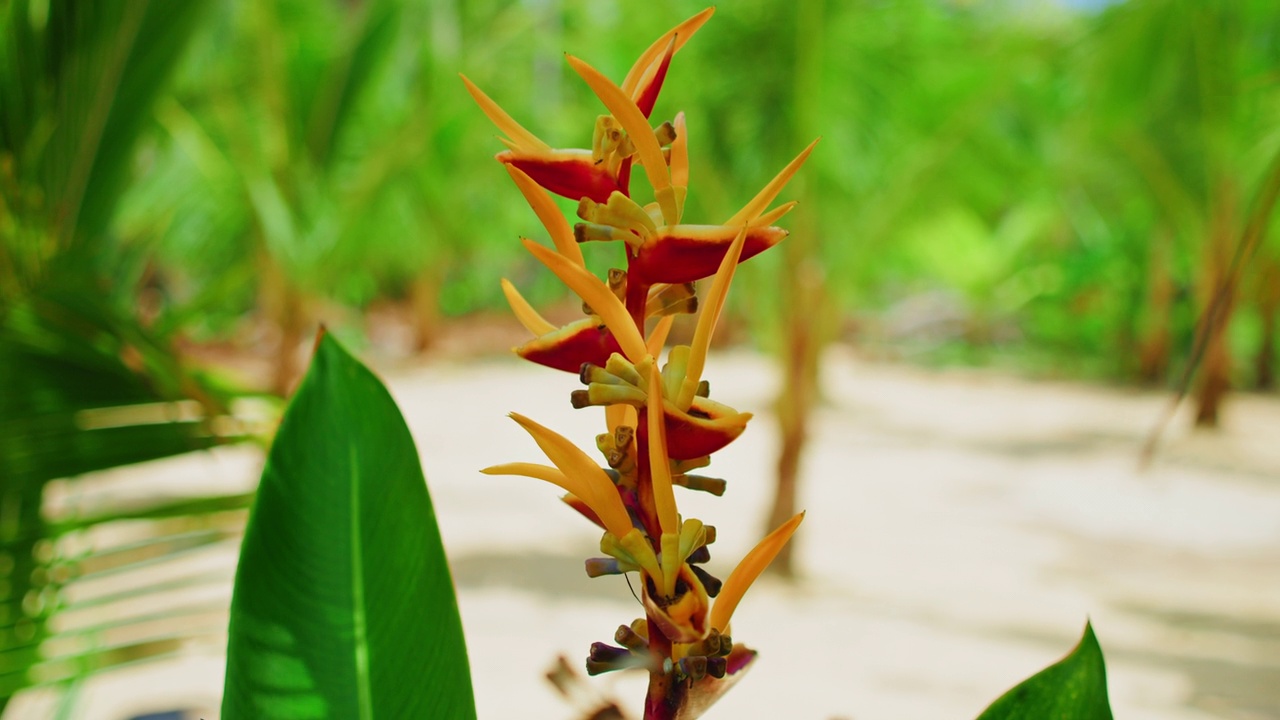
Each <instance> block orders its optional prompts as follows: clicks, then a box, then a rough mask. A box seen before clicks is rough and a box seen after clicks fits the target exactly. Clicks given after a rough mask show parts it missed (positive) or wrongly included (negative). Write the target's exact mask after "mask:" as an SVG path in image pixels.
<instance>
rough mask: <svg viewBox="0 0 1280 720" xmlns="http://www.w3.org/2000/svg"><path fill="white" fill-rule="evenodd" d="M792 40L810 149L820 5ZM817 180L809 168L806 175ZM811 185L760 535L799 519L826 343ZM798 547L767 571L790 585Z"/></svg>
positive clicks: (787, 548)
mask: <svg viewBox="0 0 1280 720" xmlns="http://www.w3.org/2000/svg"><path fill="white" fill-rule="evenodd" d="M797 12H798V14H799V15H798V18H797V21H796V37H795V42H796V45H795V48H796V55H795V78H796V82H795V95H794V96H793V98H792V102H793V105H794V117H795V122H794V125H793V127H794V137H796V139H797V142H798V143H799V144H800V145H802V146H803V145H807V144H808V143H809V141H810V140H811V139H812V136H815V135H817V134H818V133H817V132H815V128H816V127H817V125H818V117H817V115H818V112H819V107H818V103H819V102H820V100H821V95H822V92H821V89H822V88H821V85H822V45H821V39H822V37H823V31H822V28H823V17H824V15H825V13H826V10H825V8H824V7H823V3H822V2H821V1H820V0H813V1H812V2H806V3H803V4H801V5H800V6H798V9H797ZM808 172H809V174H812V173H814V172H815V168H814V165H813V164H811V165H810V166H809V169H808ZM814 185H815V180H814V179H813V178H806V177H799V178H796V181H794V184H793V187H798V188H800V190H801V192H800V193H799V196H798V197H797V199H799V200H800V207H799V208H798V209H797V211H796V212H795V215H794V223H795V226H794V227H795V231H794V232H793V233H792V235H791V237H789V238H788V239H787V241H786V242H785V243H784V244H783V257H784V260H783V267H782V278H781V282H780V286H781V298H782V300H781V308H782V313H781V315H782V317H781V320H782V358H781V359H782V378H783V383H782V387H781V389H780V391H779V395H778V399H777V402H776V405H775V407H776V408H777V413H778V431H779V444H778V465H777V468H778V476H777V486H776V488H775V491H774V498H773V507H772V509H771V510H770V511H769V518H768V520H767V523H766V527H765V532H770V531H772V530H773V529H774V528H776V527H778V526H779V525H781V524H782V523H784V522H786V521H787V520H789V519H790V518H791V516H793V515H795V514H796V505H797V502H796V498H797V497H798V494H799V492H798V489H799V488H798V485H799V478H800V463H801V458H802V456H803V454H804V449H805V444H806V442H807V440H808V436H809V420H810V418H811V416H812V414H813V408H814V406H815V405H816V403H817V401H818V399H819V397H818V387H819V382H818V375H819V372H820V369H821V368H820V367H819V360H820V359H821V356H822V350H823V348H824V347H826V344H827V341H828V339H829V338H830V333H829V332H828V328H827V325H828V315H829V304H828V299H827V287H826V278H825V275H824V272H823V269H822V266H821V264H820V262H819V261H818V260H817V259H816V256H817V253H818V244H817V243H818V239H819V233H820V230H819V227H818V224H819V222H818V215H817V212H816V209H815V208H814V207H813V205H815V203H813V202H809V200H810V199H816V197H817V196H818V193H817V192H814V191H812V188H813V187H814ZM795 547H796V543H795V541H794V540H793V541H792V542H789V543H787V544H786V545H783V546H782V550H781V552H779V553H778V556H777V557H776V558H775V559H774V561H773V563H772V564H771V565H770V566H769V570H770V571H771V572H774V573H776V574H778V575H781V576H783V577H793V576H794V575H795V566H794V562H793V556H794V549H795Z"/></svg>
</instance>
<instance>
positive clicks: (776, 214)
mask: <svg viewBox="0 0 1280 720" xmlns="http://www.w3.org/2000/svg"><path fill="white" fill-rule="evenodd" d="M799 204H800V202H799V201H798V200H792V201H791V202H788V203H783V204H781V205H779V206H778V207H776V208H774V209H772V210H770V211H769V212H767V213H765V214H763V215H761V216H760V217H758V218H756V219H755V220H752V221H751V224H750V226H751V227H752V228H759V227H769V226H770V225H772V224H774V223H776V222H778V221H779V220H781V219H782V217H783V216H784V215H786V214H787V213H789V212H791V211H792V210H795V209H796V206H797V205H799Z"/></svg>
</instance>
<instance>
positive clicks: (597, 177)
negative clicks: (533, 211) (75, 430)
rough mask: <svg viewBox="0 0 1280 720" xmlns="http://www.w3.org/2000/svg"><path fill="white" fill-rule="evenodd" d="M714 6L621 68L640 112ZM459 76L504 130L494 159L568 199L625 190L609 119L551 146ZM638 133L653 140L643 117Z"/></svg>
mask: <svg viewBox="0 0 1280 720" xmlns="http://www.w3.org/2000/svg"><path fill="white" fill-rule="evenodd" d="M714 12H715V8H707V9H706V10H703V11H702V12H700V13H698V14H697V15H694V16H693V17H691V18H689V19H688V20H686V21H684V22H683V23H681V24H680V25H677V26H676V27H675V28H672V29H671V30H670V31H668V32H666V33H665V34H663V36H662V37H660V38H658V39H657V40H656V41H654V43H653V44H652V45H650V46H649V48H648V49H647V50H646V51H645V52H644V53H643V54H642V55H641V56H640V58H639V59H638V60H636V63H635V65H633V66H632V68H631V70H630V72H628V73H627V77H626V79H625V80H624V81H623V85H624V87H626V88H627V92H628V97H629V98H630V100H631V101H632V103H633V105H635V104H638V105H639V106H640V107H644V108H645V110H644V111H643V113H642V118H645V119H647V118H648V116H649V113H651V112H652V111H653V105H654V103H655V102H656V100H657V97H658V92H659V91H660V90H661V89H662V83H663V80H664V79H665V78H666V74H667V68H668V66H669V65H670V63H671V57H672V56H673V55H674V54H675V53H676V52H678V51H679V50H680V48H681V47H683V46H684V44H685V43H686V42H688V40H689V38H691V37H693V35H694V33H696V32H697V31H698V28H700V27H702V25H703V23H705V22H706V21H707V19H709V18H710V17H711V15H712V13H714ZM461 77H462V81H463V83H465V84H466V86H467V91H468V92H469V93H471V97H472V98H474V99H475V101H476V103H477V104H478V105H479V106H480V109H481V110H482V111H484V114H485V115H486V116H488V118H489V120H490V121H492V122H493V124H494V125H496V126H497V127H498V129H499V130H501V131H502V132H503V133H504V134H505V135H506V137H505V138H499V139H500V140H502V142H503V144H505V145H506V146H507V150H504V151H502V152H500V153H498V154H497V155H496V156H495V157H496V159H497V160H498V161H499V162H501V163H503V164H506V165H511V166H515V167H517V168H519V169H520V170H521V171H523V172H524V173H526V174H527V175H528V176H529V177H530V178H532V179H533V180H534V181H535V182H537V183H538V184H539V185H541V186H542V187H544V188H546V189H547V190H549V191H551V192H553V193H555V194H557V195H561V196H564V197H567V198H569V199H571V200H577V199H579V198H583V197H589V198H592V199H594V200H597V201H599V202H604V201H606V200H607V199H608V198H609V195H610V194H611V193H613V192H615V191H621V192H623V193H624V194H625V193H626V192H627V185H628V178H629V174H630V167H631V164H630V160H629V159H628V158H627V157H626V156H627V155H629V153H625V151H624V152H618V151H619V148H621V147H623V145H624V142H623V138H622V136H621V133H620V131H619V132H618V133H612V132H610V121H609V120H606V119H604V118H601V120H598V121H597V125H596V132H595V133H594V137H593V142H592V145H593V147H592V148H591V149H590V150H587V149H554V148H552V147H551V146H550V145H548V144H547V143H546V142H543V141H542V140H541V139H539V138H538V136H536V135H534V134H533V133H531V132H529V131H528V130H526V129H525V128H524V127H523V126H521V125H520V123H518V122H516V121H515V119H514V118H512V117H511V116H510V115H508V114H507V112H506V111H505V110H503V109H502V108H501V107H500V106H499V105H498V104H497V103H496V102H494V101H493V99H492V98H490V97H489V96H488V95H486V94H485V93H484V91H482V90H481V89H480V88H479V87H477V86H476V84H475V83H473V82H471V80H470V79H468V78H467V77H466V76H465V75H462V76H461ZM628 132H630V131H628ZM641 133H642V134H643V135H645V136H647V137H648V139H650V140H654V141H655V142H656V139H654V137H653V132H652V130H651V129H650V128H649V126H648V122H647V121H646V122H644V130H642V131H641ZM610 155H613V156H614V157H608V156H610Z"/></svg>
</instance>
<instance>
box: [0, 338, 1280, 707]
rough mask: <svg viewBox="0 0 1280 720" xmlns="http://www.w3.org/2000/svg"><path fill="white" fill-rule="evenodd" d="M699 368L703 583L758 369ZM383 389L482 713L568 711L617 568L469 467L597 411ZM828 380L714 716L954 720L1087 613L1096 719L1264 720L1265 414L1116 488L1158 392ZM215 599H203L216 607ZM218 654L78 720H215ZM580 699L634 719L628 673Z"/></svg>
mask: <svg viewBox="0 0 1280 720" xmlns="http://www.w3.org/2000/svg"><path fill="white" fill-rule="evenodd" d="M708 377H710V378H711V380H712V390H713V397H715V398H716V399H718V400H720V401H722V402H727V403H728V404H730V405H732V406H734V407H736V408H738V409H740V410H749V411H752V412H755V413H757V417H756V419H755V420H754V421H753V422H752V425H751V427H750V428H749V429H748V432H747V434H746V435H745V436H744V437H743V438H742V439H740V440H739V441H738V442H736V443H735V444H734V445H732V446H730V448H728V449H727V450H725V451H724V452H723V453H721V454H719V455H718V456H717V459H716V461H715V463H714V464H713V465H712V466H711V468H709V469H708V470H707V471H706V472H707V474H711V475H716V476H720V477H725V478H727V479H728V480H729V490H728V493H727V494H726V496H725V497H724V498H722V499H717V498H712V497H710V496H703V495H699V494H695V493H682V494H680V495H679V497H678V500H679V502H680V503H681V509H682V512H684V513H685V514H686V515H691V516H696V517H699V518H701V519H703V520H704V521H706V522H708V523H710V524H714V525H716V526H717V528H718V530H719V538H720V539H719V540H718V542H717V543H716V545H715V546H713V555H714V559H713V561H712V564H711V565H710V566H709V568H710V569H711V570H712V572H713V573H715V574H717V575H720V576H721V577H723V576H724V575H725V574H727V571H728V569H729V568H731V567H732V564H733V563H734V562H736V560H737V559H738V558H739V557H741V555H742V554H743V553H744V552H745V551H746V550H747V549H748V548H749V547H750V546H751V545H752V544H753V543H754V542H755V540H756V539H758V537H759V535H760V533H761V531H762V528H761V523H762V520H763V518H764V516H765V511H766V505H767V502H768V498H769V492H770V489H769V482H770V480H769V477H770V469H771V466H772V459H773V456H774V452H775V450H774V446H773V436H772V423H773V419H772V417H771V416H770V414H769V413H768V405H769V400H770V398H771V397H772V396H773V393H774V380H773V373H771V372H770V368H769V366H768V364H767V363H766V362H765V361H764V360H762V359H760V358H759V357H757V356H753V355H748V354H731V355H720V356H716V357H713V359H712V362H711V363H710V366H709V368H708ZM389 381H390V384H391V388H392V392H393V394H394V395H395V396H396V399H397V400H398V402H399V403H400V404H401V406H402V408H403V410H404V412H405V415H406V417H407V419H408V421H409V424H410V426H411V428H412V429H413V431H414V434H415V436H416V437H417V440H418V442H419V449H420V452H421V453H422V456H423V462H424V466H425V469H426V473H427V479H428V483H429V485H430V487H431V492H432V494H433V497H434V500H435V503H436V509H437V513H438V515H439V517H440V520H441V530H442V532H443V534H444V537H445V541H446V544H447V546H448V551H449V554H450V557H451V562H452V564H453V569H454V573H455V578H456V581H457V583H458V586H459V597H460V602H461V607H462V613H463V622H464V625H465V628H466V632H467V638H468V643H469V646H470V653H471V658H472V665H473V667H474V670H473V672H474V676H475V687H476V694H477V700H478V705H479V710H480V716H481V717H482V718H506V717H520V718H531V719H535V720H537V719H541V718H546V719H547V720H552V719H556V720H560V719H566V718H569V717H570V716H571V715H572V713H571V711H570V710H569V708H568V706H567V705H566V704H565V703H564V702H563V701H562V700H560V699H559V698H558V697H557V696H556V695H555V694H554V693H553V692H552V690H551V689H550V687H549V686H548V685H547V684H546V683H545V682H544V681H543V680H542V679H541V673H542V671H543V670H544V669H546V668H547V667H548V666H549V665H550V663H551V661H552V660H553V659H554V657H555V656H556V655H557V654H558V653H564V654H566V655H568V656H569V657H570V658H571V659H572V660H573V662H574V664H577V663H578V662H579V661H580V658H581V657H583V656H585V652H586V648H587V646H588V644H589V643H591V642H592V641H594V640H607V639H608V638H609V636H611V635H612V631H613V629H614V628H615V627H616V626H617V625H618V624H619V623H620V622H626V621H629V620H630V619H631V618H633V617H636V616H637V615H638V614H639V609H638V607H637V606H636V603H635V601H634V600H633V599H632V597H631V595H630V593H629V592H628V590H627V587H626V584H625V583H624V582H623V581H622V580H621V579H619V578H605V579H599V580H594V581H592V580H588V579H587V578H586V577H585V576H584V575H583V574H582V572H581V560H582V558H583V557H585V556H587V555H589V554H593V553H594V551H595V545H596V543H597V541H598V534H596V533H595V532H593V531H592V530H591V528H590V527H588V526H587V525H586V523H585V522H583V521H581V520H580V519H578V518H577V517H576V516H575V515H573V514H572V513H571V512H570V511H569V510H568V509H567V508H564V507H563V506H562V505H561V504H560V503H559V502H558V500H557V499H556V492H555V491H554V489H552V488H550V487H549V486H543V485H541V484H539V483H537V482H536V481H533V480H523V479H519V478H500V477H499V478H492V477H486V476H482V475H480V474H479V473H477V472H476V469H477V468H479V467H482V466H484V465H486V464H492V463H496V462H504V461H511V460H534V459H537V458H539V455H538V451H537V449H536V447H535V446H534V445H533V443H532V441H531V440H529V439H528V438H527V437H526V436H525V435H524V434H523V432H522V431H520V429H519V428H518V427H517V426H516V425H515V424H514V423H512V422H510V421H508V420H505V419H504V418H503V415H504V414H505V413H506V412H508V411H511V410H515V411H519V412H522V413H526V414H528V415H530V416H533V417H534V418H536V419H538V420H539V421H540V422H543V423H545V424H547V425H549V426H551V427H553V428H555V429H557V430H559V431H560V432H562V433H564V434H566V435H567V436H569V437H571V438H573V439H575V440H577V441H578V442H579V444H580V445H582V446H584V447H587V446H589V445H590V438H592V437H593V436H594V434H595V433H597V432H599V431H600V425H601V419H600V414H599V412H598V411H574V410H573V409H572V408H570V407H569V403H568V399H567V394H568V392H569V391H570V390H572V389H574V388H575V387H577V385H576V383H577V381H576V379H575V378H573V377H571V376H568V375H556V374H549V373H547V372H545V371H542V370H540V369H538V368H534V367H529V366H525V365H521V364H516V363H514V362H509V361H505V360H503V361H496V360H495V361H488V362H473V363H469V364H461V363H459V364H448V365H437V366H432V367H426V368H422V369H416V370H412V371H397V372H393V373H390V374H389ZM826 390H827V393H828V402H827V404H826V405H825V406H824V407H823V408H822V410H821V414H820V421H819V424H818V428H817V432H816V436H815V438H814V446H813V452H812V453H811V454H810V456H809V457H808V459H807V462H806V465H805V467H804V480H803V487H802V494H803V501H802V506H804V507H807V508H808V510H809V514H808V517H807V520H806V522H805V525H804V526H803V528H802V530H801V532H800V535H799V536H798V537H799V542H800V545H799V552H800V555H799V562H800V566H801V567H802V568H803V571H804V573H805V578H804V580H803V581H802V582H800V583H799V584H797V585H795V586H785V585H783V584H780V583H776V582H773V581H770V580H765V581H762V583H761V584H760V585H759V586H758V587H756V588H754V589H753V590H752V591H751V592H750V593H749V594H748V595H747V598H746V599H745V600H744V602H743V604H742V606H741V607H740V609H739V611H738V613H737V614H736V615H735V619H734V631H735V632H734V634H735V639H739V640H742V641H745V642H747V643H748V644H750V645H752V646H753V647H756V648H757V649H759V650H760V651H761V656H760V660H759V662H758V663H757V665H756V667H755V668H754V669H753V671H752V673H751V676H750V677H748V678H747V679H746V680H745V681H744V682H743V683H742V684H740V685H739V686H738V687H737V688H735V689H734V690H733V692H732V693H730V694H729V695H728V696H727V697H726V698H725V699H724V700H723V701H722V702H721V704H720V705H719V706H718V707H717V708H716V710H715V711H714V712H712V713H711V716H712V717H726V718H727V717H746V718H774V717H794V718H815V719H825V718H857V719H858V720H869V719H874V718H885V719H895V720H896V719H898V718H924V719H932V718H970V717H974V716H976V715H977V714H978V713H979V712H980V711H981V709H982V708H983V707H984V706H985V705H986V703H987V702H989V701H990V700H991V699H993V698H994V697H995V696H997V695H998V694H1000V693H1001V692H1002V691H1003V690H1005V689H1006V688H1008V687H1009V686H1010V685H1012V684H1013V683H1015V682H1016V681H1018V680H1020V679H1021V678H1023V677H1025V676H1027V675H1029V674H1030V673H1032V672H1034V671H1035V670H1037V669H1039V668H1040V667H1042V666H1044V665H1046V664H1048V663H1049V662H1052V661H1053V660H1054V659H1056V658H1057V657H1059V656H1060V655H1062V654H1063V653H1064V652H1065V651H1066V650H1067V649H1068V648H1070V646H1071V645H1072V644H1073V643H1074V642H1075V639H1076V638H1077V637H1078V635H1079V632H1080V630H1081V627H1082V626H1083V624H1084V621H1085V619H1086V617H1088V618H1091V619H1092V621H1093V624H1094V627H1095V629H1096V631H1097V633H1098V635H1099V637H1100V639H1101V641H1102V644H1103V648H1104V650H1105V652H1106V654H1107V659H1108V666H1109V668H1108V669H1109V676H1110V687H1111V696H1112V704H1113V707H1114V708H1115V710H1116V716H1117V717H1119V718H1125V719H1127V720H1148V719H1149V720H1203V719H1207V718H1241V719H1246V718H1249V719H1252V718H1280V442H1278V441H1277V438H1280V401H1277V400H1276V399H1274V398H1271V399H1263V398H1251V397H1239V398H1234V399H1233V400H1234V402H1232V403H1231V404H1230V405H1228V407H1227V425H1228V427H1227V429H1226V430H1224V431H1222V432H1219V433H1208V434H1191V433H1189V432H1186V431H1185V430H1183V428H1185V427H1186V419H1185V418H1180V419H1179V421H1178V422H1177V423H1175V425H1174V427H1173V429H1172V430H1171V432H1170V434H1169V436H1168V438H1167V440H1166V443H1165V447H1164V451H1163V452H1162V454H1161V455H1160V457H1159V459H1158V461H1157V463H1156V464H1155V466H1154V467H1153V468H1152V470H1150V471H1149V472H1146V473H1138V472H1136V470H1135V465H1136V457H1137V447H1138V445H1139V444H1140V442H1141V439H1142V437H1143V434H1144V433H1145V432H1146V431H1147V429H1148V427H1149V425H1150V423H1151V422H1152V420H1153V418H1154V417H1156V415H1157V413H1158V411H1159V409H1160V408H1161V406H1162V403H1163V402H1165V399H1166V398H1165V396H1164V395H1162V394H1152V393H1140V392H1136V391H1128V390H1115V389H1107V388H1099V387H1094V386H1085V385H1076V384H1065V383H1063V384H1060V383H1047V382H1029V381H1023V380H1017V379H1011V378H1008V377H1003V376H993V375H988V374H983V373H974V372H948V373H938V372H930V371H925V370H919V369H913V368H907V367H901V366H892V365H879V364H869V363H865V362H859V361H857V360H855V359H854V358H852V357H851V356H849V355H847V354H845V353H843V352H840V351H837V352H835V353H833V354H832V356H831V357H830V362H829V365H828V376H827V383H826ZM257 462H258V460H257V458H256V456H255V455H254V454H253V453H252V452H251V451H246V450H243V449H242V450H237V451H232V452H225V453H215V454H209V455H202V456H200V457H195V458H186V459H182V460H180V461H176V462H175V461H170V462H166V463H157V464H154V467H149V468H146V469H145V470H142V471H139V470H137V469H133V470H131V471H130V473H129V474H128V475H127V477H128V478H130V479H129V480H128V481H123V480H122V481H121V482H123V483H124V484H126V485H128V486H130V487H133V488H134V490H133V491H135V492H143V491H145V488H146V487H147V486H148V483H149V482H152V483H154V482H157V481H158V480H157V479H158V478H172V477H174V475H175V474H177V475H180V476H181V477H183V478H184V481H185V482H186V486H187V487H189V488H190V487H198V486H200V485H202V484H207V483H218V482H226V481H227V480H230V481H232V482H237V483H247V482H251V480H252V477H253V476H254V475H255V474H256V463H257ZM112 477H113V478H115V479H117V480H119V479H120V478H125V477H126V476H125V475H124V474H115V475H113V476H112ZM139 478H142V479H139ZM147 478H150V480H148V479H147ZM206 487H207V485H206ZM193 492H194V491H193ZM234 552H235V548H234V542H231V543H224V544H222V545H220V546H217V547H214V548H211V549H210V551H209V552H208V553H207V557H204V559H203V562H205V563H207V564H209V565H210V567H213V568H220V570H219V571H220V572H222V573H223V575H224V576H225V577H229V576H230V572H231V568H232V567H233V565H234ZM717 571H718V572H717ZM218 588H219V589H218V590H217V592H215V593H214V597H215V598H217V597H226V596H227V593H229V588H228V587H227V585H226V583H225V582H223V583H222V584H220V585H219V586H218ZM220 641H224V640H221V639H219V638H216V637H215V638H214V639H213V640H212V641H211V642H209V643H207V644H204V645H198V646H194V647H193V648H192V649H191V651H190V652H189V653H187V654H186V656H184V658H183V659H181V660H178V661H174V662H169V663H166V664H163V665H155V664H152V665H143V666H138V667H135V668H132V669H129V670H126V671H120V672H115V673H111V674H109V675H104V676H102V677H101V678H100V679H98V680H95V681H94V682H93V683H92V684H91V685H90V686H89V687H88V688H86V689H85V692H84V695H83V696H82V698H81V703H80V707H81V713H80V717H82V718H85V719H86V720H120V718H122V717H125V716H126V714H132V713H141V712H144V711H155V710H157V709H159V708H161V707H166V706H167V707H174V706H186V707H193V708H195V709H197V710H198V711H200V712H202V714H201V715H199V716H200V717H205V718H212V716H213V715H214V714H215V713H214V708H216V705H217V697H218V694H219V693H220V690H221V658H220V656H219V647H220V646H219V642H220ZM592 684H593V686H595V687H596V688H598V689H600V690H602V691H604V692H609V693H612V694H614V695H616V696H618V697H619V698H621V699H624V700H627V701H628V702H627V703H626V704H627V705H629V706H634V705H635V704H637V701H638V698H639V697H640V694H641V693H642V689H641V687H642V684H643V680H642V678H638V677H630V678H628V677H621V678H610V677H604V678H598V679H595V680H593V681H592ZM47 714H48V704H47V698H42V697H40V696H38V695H37V696H30V697H27V698H25V699H24V701H23V702H20V703H16V704H15V706H14V707H13V708H12V711H11V712H10V714H9V715H6V720H12V719H13V718H27V717H31V718H41V717H46V716H47Z"/></svg>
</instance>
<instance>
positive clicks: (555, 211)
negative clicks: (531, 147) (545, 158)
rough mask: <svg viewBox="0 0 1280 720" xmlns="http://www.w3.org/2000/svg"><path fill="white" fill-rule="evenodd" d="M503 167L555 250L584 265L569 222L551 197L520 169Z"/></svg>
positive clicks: (506, 164) (509, 166) (508, 166)
mask: <svg viewBox="0 0 1280 720" xmlns="http://www.w3.org/2000/svg"><path fill="white" fill-rule="evenodd" d="M503 167H505V168H506V169H507V174H509V175H511V179H512V180H515V181H516V187H518V188H520V194H522V195H524V199H525V200H528V201H529V207H531V208H533V212H534V213H536V214H537V216H538V219H539V220H541V221H542V226H543V227H545V228H546V229H547V232H549V233H551V242H553V243H555V244H556V250H557V251H559V253H560V254H561V255H563V256H565V257H567V258H569V259H570V260H572V261H574V262H575V263H577V264H579V265H585V264H586V263H585V262H584V261H583V259H582V248H580V247H578V243H577V242H576V241H575V240H574V239H573V228H571V227H569V221H568V220H566V219H565V217H564V213H562V212H560V208H558V207H556V203H555V201H554V200H552V199H551V196H550V195H548V194H547V192H546V191H545V190H543V189H542V187H541V186H540V185H538V183H536V182H534V181H533V178H531V177H529V176H528V175H527V174H526V173H525V172H524V171H523V170H521V169H520V168H518V167H515V166H514V165H511V164H509V163H504V164H503Z"/></svg>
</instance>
